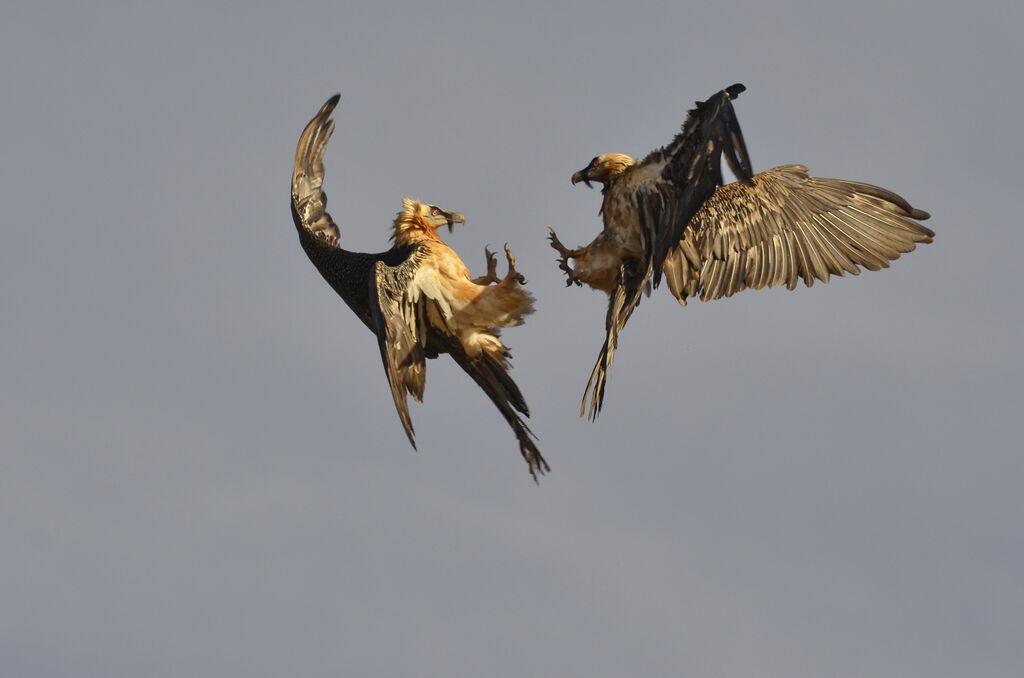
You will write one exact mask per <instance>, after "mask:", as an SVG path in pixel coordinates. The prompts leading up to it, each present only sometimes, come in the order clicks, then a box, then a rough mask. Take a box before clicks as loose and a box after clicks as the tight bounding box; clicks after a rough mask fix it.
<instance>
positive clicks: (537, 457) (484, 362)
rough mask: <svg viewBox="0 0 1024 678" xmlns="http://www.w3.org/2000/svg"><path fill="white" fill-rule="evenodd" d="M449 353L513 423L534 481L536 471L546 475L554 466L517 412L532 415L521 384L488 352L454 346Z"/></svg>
mask: <svg viewBox="0 0 1024 678" xmlns="http://www.w3.org/2000/svg"><path fill="white" fill-rule="evenodd" d="M450 355H451V356H452V358H453V359H454V360H455V362H456V363H458V365H459V367H461V368H462V369H463V370H464V371H465V372H466V374H468V375H469V376H470V377H472V379H473V381H475V382H476V383H477V386H479V387H480V388H481V389H483V392H484V393H486V394H487V397H488V398H490V399H491V402H493V403H494V405H495V406H496V407H497V408H498V411H499V412H501V415H502V416H503V417H504V418H505V421H507V422H508V425H509V426H511V427H512V432H513V433H515V436H516V439H517V440H518V441H519V452H520V453H521V454H522V455H523V459H525V460H526V463H527V464H528V465H529V467H530V475H531V476H533V480H534V481H535V482H537V481H538V478H537V474H538V473H539V474H540V475H544V473H546V472H549V471H550V470H551V467H550V466H548V462H547V461H546V460H545V459H544V455H542V454H541V453H540V450H539V449H538V448H537V445H536V443H535V442H534V438H536V436H535V435H534V434H533V431H531V430H530V429H529V427H528V426H527V425H526V422H524V421H523V420H522V418H521V417H520V416H519V415H518V414H517V413H516V410H518V411H519V412H522V413H523V414H524V415H526V416H529V409H528V408H527V407H526V401H525V400H524V399H523V394H522V393H521V392H520V391H519V387H518V386H516V383H515V382H514V381H513V380H512V377H510V376H509V374H508V372H506V371H505V368H504V367H502V366H501V364H500V363H499V362H498V361H497V360H495V359H494V358H492V357H491V356H490V355H488V354H487V353H481V354H480V355H479V356H476V357H472V358H471V357H470V356H468V355H467V354H466V353H465V352H464V351H462V350H452V351H451V353H450Z"/></svg>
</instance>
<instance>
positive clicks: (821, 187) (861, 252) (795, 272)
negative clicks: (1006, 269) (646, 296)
mask: <svg viewBox="0 0 1024 678" xmlns="http://www.w3.org/2000/svg"><path fill="white" fill-rule="evenodd" d="M927 218H928V213H927V212H923V211H921V210H917V209H914V208H913V207H911V206H910V204H908V203H907V201H906V200H904V199H903V198H901V197H900V196H898V195H896V194H895V193H892V192H891V191H887V190H885V189H883V188H879V187H877V186H871V185H869V184H862V183H857V182H853V181H843V180H839V179H821V178H818V177H812V176H810V175H808V173H807V168H806V167H803V166H802V165H783V166H781V167H776V168H774V169H770V170H768V171H766V172H761V173H760V174H757V175H755V176H754V179H753V182H752V183H750V184H745V183H739V182H737V183H733V184H729V185H728V186H723V187H722V188H719V189H718V190H717V191H716V192H715V194H714V196H713V197H712V198H711V199H710V200H708V201H707V202H706V203H704V206H703V207H702V208H701V209H700V211H699V212H697V214H696V215H695V216H694V217H693V220H692V221H691V222H690V227H689V228H688V229H687V230H686V232H685V234H684V236H683V237H682V238H681V239H680V240H679V241H678V243H677V245H678V246H677V247H676V248H675V249H674V250H673V251H672V252H671V253H670V255H669V256H668V257H667V258H666V260H665V262H664V266H663V270H664V273H665V278H666V280H667V281H668V287H669V290H670V291H671V292H672V294H673V295H675V297H676V298H677V299H678V300H679V301H680V303H683V304H685V303H686V298H687V297H689V296H695V295H698V294H699V295H700V298H701V300H702V301H707V300H709V299H718V298H719V297H723V296H725V297H728V296H731V295H733V294H735V293H736V292H739V291H741V290H744V289H747V288H748V287H749V288H753V289H760V288H762V287H775V286H777V285H785V286H786V287H787V288H789V289H793V288H795V287H796V284H797V279H798V278H803V279H804V282H805V283H806V284H807V286H808V287H810V286H811V285H812V284H813V283H814V280H815V279H818V280H822V281H824V282H828V279H829V275H843V274H844V273H845V272H849V273H852V274H855V275H856V274H858V273H859V272H860V270H859V267H860V266H863V267H865V268H867V269H870V270H872V271H875V270H878V269H880V268H885V267H887V266H888V265H889V262H890V261H892V260H894V259H897V258H898V257H899V256H900V254H902V253H904V252H910V251H911V250H913V249H914V247H915V245H916V244H917V243H919V242H920V243H927V242H931V240H932V236H934V235H935V234H934V233H933V232H932V231H931V230H930V229H928V228H925V227H924V226H922V225H920V224H918V223H917V222H916V221H913V220H914V219H916V220H924V219H927Z"/></svg>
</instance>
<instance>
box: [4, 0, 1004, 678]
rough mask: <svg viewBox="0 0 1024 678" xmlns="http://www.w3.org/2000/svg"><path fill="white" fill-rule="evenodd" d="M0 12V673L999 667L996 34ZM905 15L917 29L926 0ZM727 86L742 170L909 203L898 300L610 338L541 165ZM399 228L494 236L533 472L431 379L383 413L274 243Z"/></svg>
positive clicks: (1000, 150)
mask: <svg viewBox="0 0 1024 678" xmlns="http://www.w3.org/2000/svg"><path fill="white" fill-rule="evenodd" d="M187 4H188V5H189V6H188V7H186V6H185V5H183V4H177V5H175V4H174V3H171V4H168V3H124V4H121V5H115V4H113V3H108V4H106V5H104V9H89V8H86V7H85V6H84V5H82V4H76V3H68V4H63V5H61V4H59V3H58V4H53V3H51V4H49V5H46V4H45V3H44V4H39V3H34V4H29V3H16V5H15V6H13V7H6V8H5V9H4V11H3V15H4V20H3V21H0V64H2V66H0V72H2V74H3V80H2V82H3V93H4V105H3V106H0V138H2V140H3V143H2V148H3V156H4V162H2V163H0V204H2V205H3V209H4V213H5V215H6V219H5V220H4V221H5V226H4V231H3V245H2V247H0V317H2V318H3V325H2V327H3V329H2V341H0V448H2V452H0V461H2V469H3V470H2V472H0V540H2V545H3V546H2V548H0V609H2V610H3V613H2V614H0V674H2V675H4V676H24V677H36V676H39V677H50V676H143V675H145V676H184V675H188V676H197V675H198V676H214V675H215V676H247V677H249V676H281V675H303V676H327V675H348V676H395V675H416V676H459V675H461V676H524V675H565V676H587V677H588V678H599V677H604V676H609V677H610V676H624V675H635V676H666V675H694V676H698V675H699V676H747V675H759V676H786V677H792V676H822V675H829V676H865V675H871V676H930V677H933V676H965V675H979V676H980V675H985V676H1017V675H1020V671H1021V666H1022V665H1024V650H1021V647H1022V646H1021V642H1020V629H1021V628H1022V627H1024V579H1022V576H1021V573H1022V572H1024V541H1022V528H1024V524H1022V522H1024V520H1022V515H1024V500H1022V499H1021V487H1022V484H1024V456H1022V453H1021V450H1020V448H1021V445H1020V443H1019V441H1018V435H1017V421H1018V419H1019V418H1020V416H1021V405H1022V400H1024V399H1022V395H1024V393H1022V387H1021V380H1022V378H1024V362H1022V360H1021V358H1020V356H1019V353H1018V348H1019V346H1020V344H1021V340H1022V338H1024V336H1022V335H1024V319H1022V315H1021V310H1020V308H1021V307H1020V302H1019V301H1018V299H1017V297H1016V294H1015V293H1014V287H1015V285H1014V282H1015V280H1016V275H1015V272H1016V270H1017V269H1018V263H1017V258H1018V257H1019V253H1020V251H1021V249H1022V246H1024V236H1022V235H1021V228H1020V224H1019V216H1018V215H1017V214H1016V213H1015V212H1013V211H1011V206H1012V205H1013V204H1014V203H1015V200H1016V196H1017V195H1018V194H1019V191H1020V188H1019V184H1020V180H1021V172H1020V169H1019V167H1018V159H1019V158H1020V157H1021V151H1022V150H1024V149H1022V145H1024V144H1022V138H1021V135H1020V132H1019V125H1020V110H1021V106H1022V95H1021V92H1020V87H1019V84H1020V74H1019V69H1020V65H1021V63H1024V53H1022V52H1024V50H1022V49H1021V47H1020V39H1019V35H1018V32H1019V28H1020V26H1021V25H1022V22H1024V11H1022V10H1021V9H1019V8H1018V7H1016V6H1015V5H1013V4H1012V3H994V2H993V3H984V2H982V3H973V4H967V5H965V4H962V3H933V4H931V5H925V4H923V3H904V2H895V3H893V2H884V3H882V2H873V1H867V2H862V3H859V4H857V5H856V6H855V7H854V6H852V5H850V4H849V3H795V2H791V3H776V4H774V5H769V4H767V3H703V4H702V5H701V6H684V5H683V4H681V3H674V2H664V3H643V2H639V3H638V2H629V3H626V2H621V3H605V2H588V3H576V4H573V5H559V6H557V7H549V6H547V5H548V3H536V4H531V3H502V4H501V5H498V6H491V7H489V6H484V5H479V4H476V3H464V4H459V5H457V4H456V3H448V4H446V5H445V7H444V8H438V7H434V8H428V7H426V6H419V5H409V4H390V3H373V7H372V8H371V7H370V4H369V3H366V4H365V6H362V7H358V8H356V7H350V6H346V5H345V4H344V3H337V2H332V3H298V4H296V3H292V4H291V6H290V8H289V9H267V8H255V7H254V6H252V5H250V4H242V3H239V4H237V5H229V4H217V5H216V6H214V7H211V6H210V5H209V3H187ZM926 7H927V9H925V8H926ZM733 82H742V83H744V84H745V85H746V86H747V92H745V93H744V94H743V95H742V96H741V97H740V98H739V99H738V101H737V102H736V110H737V114H738V116H739V120H740V123H741V124H742V126H743V130H744V133H745V135H746V139H747V145H748V147H749V150H750V154H751V158H752V160H753V162H754V164H755V168H757V169H765V168H768V167H771V166H774V165H778V164H783V163H787V162H800V163H803V164H806V165H808V166H809V167H810V168H811V171H812V173H816V174H818V175H821V176H832V177H839V178H845V179H854V180H861V181H867V182H870V183H875V184H878V185H881V186H884V187H886V188H889V189H891V190H894V191H896V192H898V193H900V194H901V195H903V196H905V197H906V198H907V199H908V200H909V201H910V202H911V203H912V204H913V205H914V206H916V207H920V208H922V209H925V210H928V211H930V212H931V214H932V220H931V221H930V222H928V225H929V226H930V227H931V228H933V229H934V230H935V231H936V232H937V238H936V241H935V243H934V244H932V245H927V246H924V247H921V248H919V249H918V250H917V251H915V252H913V253H911V254H910V255H907V256H906V257H904V258H903V259H901V260H899V261H897V262H896V263H895V264H894V265H893V267H892V268H891V269H888V270H885V271H882V272H878V273H871V272H868V273H865V274H863V275H861V276H859V277H856V278H851V277H847V278H845V279H839V280H833V282H832V283H831V284H829V285H827V286H825V285H815V287H814V288H812V289H810V290H808V289H804V288H800V289H799V290H798V291H796V292H791V293H790V292H784V291H780V290H771V291H761V292H744V293H743V294H740V295H738V296H736V297H734V298H732V299H726V300H722V301H718V302H714V303H709V304H699V303H693V304H691V305H690V306H688V307H687V308H685V309H680V308H678V306H677V305H676V303H675V301H674V300H673V299H672V298H671V296H670V295H669V294H668V293H667V292H665V291H660V292H657V293H655V295H654V296H652V297H651V298H650V299H647V300H645V301H644V302H643V303H642V304H641V306H640V308H639V309H638V310H637V312H636V313H635V314H634V316H633V318H632V320H631V321H630V324H629V326H628V328H627V329H626V331H625V333H624V334H623V337H622V341H621V344H620V349H619V351H618V353H617V355H616V368H617V369H616V371H615V374H614V376H613V377H612V379H611V382H610V384H609V388H608V397H607V400H606V404H605V410H604V414H603V415H602V416H601V418H600V419H599V420H598V422H597V423H596V424H593V425H592V424H588V423H586V422H584V421H582V420H578V419H577V418H576V410H577V407H578V403H579V398H580V396H581V394H582V391H583V387H584V385H585V383H586V378H587V376H588V375H589V372H590V368H591V366H592V365H593V360H594V359H595V357H596V355H597V351H598V348H599V346H600V342H601V340H602V332H603V323H604V306H605V299H604V297H603V296H602V295H599V294H597V293H592V292H589V291H584V290H581V289H576V288H572V289H566V288H565V287H564V286H563V278H562V275H561V273H560V271H558V269H557V267H556V265H555V263H554V256H555V255H554V252H553V251H552V250H550V248H548V246H547V242H546V240H545V235H546V232H547V228H548V227H549V226H554V227H556V228H557V229H558V232H559V235H560V236H561V238H562V240H563V241H564V242H565V243H566V244H567V245H569V246H573V245H576V244H579V243H585V242H588V241H589V240H590V239H591V238H592V237H593V236H594V234H596V233H597V231H598V229H599V228H600V222H599V218H598V216H597V209H598V207H599V204H600V195H599V193H597V192H596V191H588V190H586V189H585V188H583V187H582V186H577V187H572V186H570V183H569V177H570V175H571V173H572V172H573V171H574V170H575V169H578V168H579V167H581V166H582V165H583V163H585V162H586V161H587V160H588V159H589V158H591V157H592V156H594V155H595V154H597V153H602V152H610V151H617V152H625V153H630V154H633V155H643V154H644V153H646V152H647V151H649V150H651V149H653V148H655V147H657V146H660V145H662V144H664V143H666V142H667V141H668V140H669V139H670V138H671V136H672V134H674V132H675V131H676V130H677V129H678V126H679V124H680V123H681V121H682V119H683V115H684V111H685V109H686V108H687V107H689V106H691V105H692V103H693V101H694V100H695V99H698V98H704V97H706V96H707V95H709V94H711V93H712V92H713V91H715V90H716V89H718V88H721V87H723V86H726V85H729V84H731V83H733ZM336 91H340V92H341V94H342V100H341V104H340V106H339V108H338V111H337V112H336V115H335V117H336V120H337V129H336V131H335V134H334V137H333V139H332V141H331V145H330V146H329V148H328V151H327V157H326V164H327V176H326V181H325V189H326V192H327V194H328V196H329V198H330V201H331V202H330V211H331V213H332V214H333V215H334V217H335V220H336V221H337V222H338V223H339V224H340V225H341V228H342V237H343V239H344V241H345V243H346V245H347V246H348V247H350V248H352V249H364V250H379V249H383V248H385V247H386V245H387V241H386V238H387V228H388V226H389V225H390V222H391V219H392V218H393V215H394V213H395V212H396V211H397V210H398V209H399V208H400V207H401V198H402V197H403V196H409V197H413V198H421V199H423V200H429V201H430V202H433V203H436V204H438V205H441V206H442V207H445V208H447V209H452V210H458V211H460V212H463V213H464V214H465V215H466V217H467V221H468V223H467V224H466V225H465V227H462V228H459V229H458V230H456V232H455V233H454V234H453V235H452V236H447V237H446V239H447V241H448V242H449V243H450V244H451V245H452V246H453V247H454V248H455V249H456V250H457V251H459V252H460V254H461V255H462V257H463V258H464V259H465V260H466V262H467V263H468V264H469V266H470V268H471V269H472V270H473V271H474V272H477V271H479V272H483V270H484V268H483V262H484V257H483V248H484V245H485V244H491V245H492V246H500V245H501V244H503V243H504V242H506V241H507V242H508V243H509V244H510V245H511V247H512V249H513V251H514V252H515V254H516V255H517V257H518V267H519V268H520V270H521V271H522V272H523V273H524V274H525V275H526V277H527V279H528V283H529V284H528V287H529V289H531V290H532V291H533V292H534V294H535V295H536V296H537V312H536V313H535V314H534V315H533V316H532V317H531V318H530V319H529V321H528V322H527V324H526V325H525V326H523V327H521V328H514V329H511V330H509V331H507V332H506V333H505V334H504V339H505V340H506V342H507V343H508V344H509V345H510V346H511V347H512V350H513V354H514V356H515V359H514V365H515V368H514V370H513V376H514V377H515V379H516V380H517V381H518V383H519V385H520V386H521V388H522V390H523V392H524V395H525V396H526V399H527V401H528V402H529V404H530V407H531V410H532V412H533V416H532V417H531V420H530V422H531V427H532V428H533V429H534V430H535V431H536V432H537V433H538V434H539V435H540V447H541V449H542V451H543V452H544V454H545V456H546V457H547V459H548V460H549V462H550V463H551V465H552V468H553V472H552V473H551V474H550V475H548V476H547V477H545V478H543V479H542V481H541V484H540V486H539V487H537V486H535V485H534V484H533V483H532V481H531V480H530V477H529V475H528V474H527V471H526V466H525V464H524V463H523V461H522V459H521V458H520V457H519V453H518V450H517V447H516V444H515V440H514V438H513V436H512V434H511V432H510V431H509V430H508V427H507V426H506V425H505V423H504V422H503V421H502V420H501V418H500V416H499V415H498V413H497V412H496V410H495V409H494V408H493V406H492V405H491V404H490V403H489V402H487V400H486V398H485V397H484V396H483V394H482V393H481V392H480V391H479V390H478V389H477V388H476V387H475V386H474V385H473V384H472V383H471V382H470V381H469V379H467V378H466V377H465V375H463V374H462V373H461V372H460V371H459V370H458V368H457V367H456V366H455V365H454V364H452V363H451V361H450V360H447V359H442V360H436V361H431V362H430V363H429V365H428V370H427V392H426V402H425V403H424V404H422V405H414V406H413V408H412V416H413V421H414V424H415V426H416V431H417V442H418V444H419V448H420V450H419V452H414V451H413V450H412V449H411V448H410V447H409V445H408V443H407V441H406V439H405V436H404V434H403V432H402V429H401V426H400V424H399V422H398V419H397V417H396V415H395V412H394V407H393V405H392V403H391V396H390V393H389V391H388V389H387V386H386V382H385V378H384V374H383V369H382V368H381V365H380V361H379V357H378V354H377V348H376V345H375V342H374V340H373V337H372V335H371V334H370V333H369V332H367V331H366V328H365V327H364V326H363V325H362V324H361V323H360V322H359V321H358V320H357V319H356V317H355V316H354V315H353V314H352V313H351V312H349V311H348V309H347V308H346V307H345V306H344V304H343V303H342V302H341V300H340V299H339V298H337V296H336V295H335V294H334V293H333V292H332V291H331V290H330V289H329V288H328V286H327V285H326V284H325V283H324V282H323V280H321V279H320V277H319V275H318V274H317V273H316V271H315V270H314V269H313V267H312V266H311V265H310V263H309V262H308V261H307V260H306V257H305V255H304V254H303V253H302V251H301V249H300V248H299V244H298V241H297V238H296V236H295V232H294V227H293V226H292V224H291V219H290V216H289V213H288V193H289V189H288V184H289V178H290V172H291V162H292V156H293V154H294V150H295V144H296V141H297V139H298V135H299V132H300V131H301V130H302V127H303V125H304V124H305V123H306V122H307V121H308V120H309V118H310V117H311V116H312V115H313V114H314V113H315V112H316V110H317V109H318V107H319V106H320V105H321V104H322V103H323V102H324V100H325V99H326V98H327V97H328V96H330V95H331V94H333V93H334V92H336Z"/></svg>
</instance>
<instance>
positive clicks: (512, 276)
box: [504, 243, 526, 285]
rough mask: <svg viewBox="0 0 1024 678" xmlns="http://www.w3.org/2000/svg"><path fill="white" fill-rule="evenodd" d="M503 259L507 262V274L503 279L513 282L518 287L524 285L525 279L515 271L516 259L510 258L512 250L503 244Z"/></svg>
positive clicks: (506, 244)
mask: <svg viewBox="0 0 1024 678" xmlns="http://www.w3.org/2000/svg"><path fill="white" fill-rule="evenodd" d="M505 259H506V260H507V261H508V273H506V274H505V278H504V279H505V280H515V281H516V282H517V283H519V284H520V285H525V284H526V278H525V277H523V274H522V273H520V272H519V271H517V270H516V258H515V257H514V256H512V250H511V249H510V248H509V246H508V243H505Z"/></svg>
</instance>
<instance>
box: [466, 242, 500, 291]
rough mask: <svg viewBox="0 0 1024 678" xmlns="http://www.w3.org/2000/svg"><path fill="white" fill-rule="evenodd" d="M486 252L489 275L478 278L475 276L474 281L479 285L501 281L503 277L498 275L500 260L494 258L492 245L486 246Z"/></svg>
mask: <svg viewBox="0 0 1024 678" xmlns="http://www.w3.org/2000/svg"><path fill="white" fill-rule="evenodd" d="M484 254H485V255H487V275H482V276H480V277H478V278H473V282H475V283H476V284H477V285H490V284H491V283H494V284H498V283H500V282H501V278H499V277H498V260H497V259H495V258H494V252H492V251H491V248H490V247H485V248H484Z"/></svg>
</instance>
